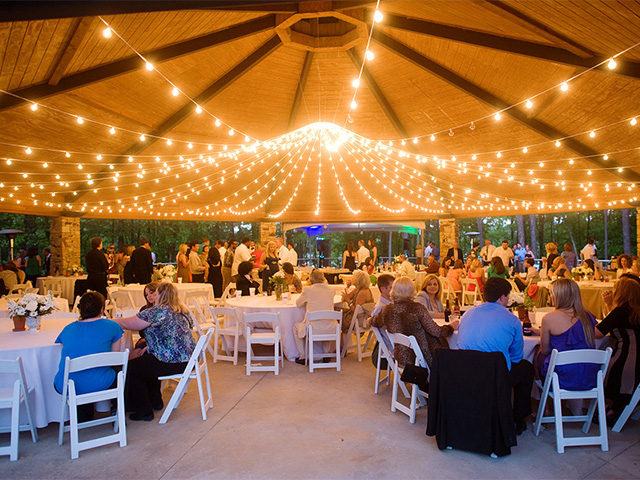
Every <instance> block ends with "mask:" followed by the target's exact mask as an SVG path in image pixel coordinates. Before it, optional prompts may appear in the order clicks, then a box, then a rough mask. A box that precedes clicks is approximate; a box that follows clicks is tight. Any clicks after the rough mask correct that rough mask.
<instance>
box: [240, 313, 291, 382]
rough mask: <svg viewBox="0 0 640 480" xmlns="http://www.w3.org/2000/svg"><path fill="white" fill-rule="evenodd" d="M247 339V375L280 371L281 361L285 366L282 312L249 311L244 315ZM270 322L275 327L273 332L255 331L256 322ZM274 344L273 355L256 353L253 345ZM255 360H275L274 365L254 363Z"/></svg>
mask: <svg viewBox="0 0 640 480" xmlns="http://www.w3.org/2000/svg"><path fill="white" fill-rule="evenodd" d="M244 323H245V340H246V342H247V375H251V372H273V373H274V374H275V375H278V374H279V373H280V363H282V366H283V367H284V357H283V354H282V344H281V337H280V314H279V313H271V312H261V313H247V314H246V315H245V316H244ZM256 323H257V324H260V323H270V324H271V325H272V327H273V330H272V331H271V332H266V331H255V329H254V324H256ZM256 344H258V345H273V355H260V356H258V355H255V354H254V353H253V345H256ZM253 360H266V361H270V362H273V365H258V364H256V365H254V364H253Z"/></svg>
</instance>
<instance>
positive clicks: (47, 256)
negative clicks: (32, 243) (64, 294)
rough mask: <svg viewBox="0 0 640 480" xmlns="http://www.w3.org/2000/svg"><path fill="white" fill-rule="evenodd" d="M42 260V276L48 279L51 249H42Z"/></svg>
mask: <svg viewBox="0 0 640 480" xmlns="http://www.w3.org/2000/svg"><path fill="white" fill-rule="evenodd" d="M42 258H43V262H44V265H43V267H44V276H45V277H48V276H49V275H51V249H50V248H43V249H42Z"/></svg>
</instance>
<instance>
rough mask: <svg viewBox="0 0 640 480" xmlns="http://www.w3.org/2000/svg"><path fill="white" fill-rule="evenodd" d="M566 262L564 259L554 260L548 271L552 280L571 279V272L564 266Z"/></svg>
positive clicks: (557, 258)
mask: <svg viewBox="0 0 640 480" xmlns="http://www.w3.org/2000/svg"><path fill="white" fill-rule="evenodd" d="M564 262H565V260H564V258H562V257H556V258H554V259H553V265H551V268H550V269H549V270H548V271H547V276H548V277H549V279H550V280H555V279H556V278H563V277H564V278H571V272H570V271H569V269H568V268H567V266H566V265H565V264H564Z"/></svg>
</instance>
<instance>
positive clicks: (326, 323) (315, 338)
mask: <svg viewBox="0 0 640 480" xmlns="http://www.w3.org/2000/svg"><path fill="white" fill-rule="evenodd" d="M314 328H315V329H316V332H317V333H314V331H313V329H314ZM332 328H334V330H335V331H330V330H331V329H332ZM321 331H322V332H325V333H320V332H321ZM340 337H342V312H336V311H333V310H326V311H317V312H307V339H306V343H305V345H306V349H307V352H306V354H305V359H306V361H307V362H308V364H309V372H311V373H313V370H314V369H315V368H335V369H337V370H338V372H339V371H340ZM315 342H335V343H336V349H335V352H334V353H331V352H326V353H314V351H313V345H314V343H315ZM316 357H320V358H334V359H335V361H333V362H328V363H318V362H316V361H315V358H316Z"/></svg>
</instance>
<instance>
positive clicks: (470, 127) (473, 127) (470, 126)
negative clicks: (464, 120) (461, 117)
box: [469, 122, 476, 131]
mask: <svg viewBox="0 0 640 480" xmlns="http://www.w3.org/2000/svg"><path fill="white" fill-rule="evenodd" d="M475 129H476V126H475V125H474V123H473V122H471V125H469V130H471V131H473V130H475Z"/></svg>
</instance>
